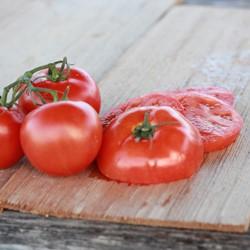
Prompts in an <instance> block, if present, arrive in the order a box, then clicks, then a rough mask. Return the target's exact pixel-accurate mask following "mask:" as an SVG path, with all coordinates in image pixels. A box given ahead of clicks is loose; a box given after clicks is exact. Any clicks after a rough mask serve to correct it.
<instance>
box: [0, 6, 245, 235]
mask: <svg viewBox="0 0 250 250" xmlns="http://www.w3.org/2000/svg"><path fill="white" fill-rule="evenodd" d="M249 25H250V12H249V11H243V10H230V9H227V10H223V9H219V10H217V9H210V8H198V7H197V8H190V7H178V8H175V9H174V10H173V11H171V12H170V14H169V15H168V16H167V17H166V18H164V19H162V20H161V21H160V22H159V23H158V24H157V25H156V26H155V27H154V28H153V29H152V30H151V31H150V32H149V33H147V34H146V35H145V36H144V37H143V39H140V41H139V42H138V43H137V44H135V45H134V46H133V47H132V48H130V49H129V50H128V51H127V52H126V53H125V54H124V55H123V56H122V57H121V58H120V60H119V61H118V63H117V64H116V66H115V67H114V68H113V69H112V71H110V72H109V73H108V74H107V75H106V77H104V78H103V79H102V81H101V82H100V87H101V91H102V95H103V97H105V98H103V100H104V109H103V111H106V110H107V109H108V108H110V107H111V106H113V105H114V104H116V103H118V102H120V101H122V100H125V99H126V98H128V97H131V96H135V95H139V94H143V93H146V92H149V91H154V90H166V89H171V88H172V89H173V88H176V87H183V86H191V85H192V86H201V85H204V86H205V85H208V84H209V85H214V84H215V85H219V86H226V87H228V88H230V89H232V90H233V91H235V94H236V95H237V97H238V99H237V105H236V108H237V110H239V112H240V113H241V114H242V115H243V117H244V120H245V124H248V123H249V117H247V114H248V113H249V100H248V99H249V97H248V93H249V88H250V85H249V79H250V75H249V73H248V71H247V68H248V65H249V63H250V56H249V50H248V48H249V45H250V37H249V35H248V32H247V30H248V27H249ZM111 88H112V90H111ZM114 93H115V94H114ZM249 133H250V132H249V131H248V129H247V127H246V126H245V128H244V129H243V131H242V135H241V137H240V138H239V139H238V140H237V142H236V143H235V144H234V145H232V146H231V147H229V148H228V149H227V150H224V151H221V152H217V153H213V154H209V155H208V157H207V159H206V162H205V163H204V165H203V167H202V169H201V170H200V171H199V173H197V174H196V175H195V176H194V177H193V178H191V179H189V180H185V181H179V182H176V183H172V184H161V185H154V186H135V185H127V184H119V183H116V182H112V181H107V180H105V179H103V178H101V177H100V176H99V175H98V173H97V172H96V170H90V171H89V172H85V173H83V174H82V175H79V176H75V177H70V178H64V179H61V178H52V177H48V176H45V175H42V174H40V173H38V172H36V171H35V170H32V169H31V168H30V167H29V166H26V167H24V166H23V167H22V168H21V169H20V170H18V171H17V172H16V174H15V175H14V176H13V177H12V178H11V181H9V182H7V183H6V184H5V186H4V187H3V188H2V189H1V191H0V200H1V202H2V204H3V205H4V206H5V207H7V208H12V209H16V210H20V211H30V212H33V213H39V214H48V215H55V216H59V217H60V216H62V217H71V218H87V219H100V220H109V221H117V222H128V223H139V224H147V225H158V226H159V225H161V226H171V227H185V228H202V229H212V230H223V231H237V232H241V231H245V230H247V228H248V226H249V215H250V193H249V192H246V190H248V187H249V182H250V181H249V179H250V170H249V169H248V165H249V163H250V162H249V161H250V159H249V140H248V138H249Z"/></svg>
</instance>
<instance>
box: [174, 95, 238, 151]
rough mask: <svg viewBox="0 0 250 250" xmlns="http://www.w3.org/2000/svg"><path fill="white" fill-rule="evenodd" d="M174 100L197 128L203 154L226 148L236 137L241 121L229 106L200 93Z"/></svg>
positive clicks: (180, 96)
mask: <svg viewBox="0 0 250 250" xmlns="http://www.w3.org/2000/svg"><path fill="white" fill-rule="evenodd" d="M176 98H177V99H178V101H179V102H180V103H181V104H182V105H183V107H184V113H183V114H184V116H185V117H186V118H187V119H188V120H190V121H191V123H192V124H193V125H194V126H195V127H197V128H198V130H199V132H200V134H201V136H202V139H203V142H204V149H205V152H211V151H216V150H220V149H223V148H226V147H227V146H229V145H230V144H232V143H233V142H234V141H235V140H236V138H237V137H238V135H239V133H240V130H241V128H242V126H243V120H242V118H241V116H240V115H239V114H238V113H237V112H236V111H235V110H234V109H233V107H231V106H230V105H228V104H226V103H225V102H223V101H220V100H219V99H218V98H215V97H212V96H209V95H205V94H201V93H191V92H190V93H188V92H187V93H181V94H178V95H176Z"/></svg>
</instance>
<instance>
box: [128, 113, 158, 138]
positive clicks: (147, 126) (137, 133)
mask: <svg viewBox="0 0 250 250" xmlns="http://www.w3.org/2000/svg"><path fill="white" fill-rule="evenodd" d="M155 129H156V125H151V123H150V121H149V112H145V114H144V120H143V123H142V124H139V125H137V126H136V127H135V128H134V129H133V130H132V134H133V136H134V137H135V139H137V140H139V141H140V140H142V139H151V138H153V136H154V133H155Z"/></svg>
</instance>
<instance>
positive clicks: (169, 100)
mask: <svg viewBox="0 0 250 250" xmlns="http://www.w3.org/2000/svg"><path fill="white" fill-rule="evenodd" d="M146 106H168V107H172V108H173V109H175V110H177V111H179V112H181V113H182V111H183V107H182V105H181V104H180V103H179V102H178V101H177V99H176V98H174V97H172V96H171V95H170V94H166V93H151V94H146V95H143V96H140V97H136V98H131V99H129V100H128V101H127V102H125V103H122V104H120V105H118V106H117V107H115V108H113V109H111V110H110V111H109V112H108V113H106V114H105V115H104V117H103V118H102V123H103V126H104V128H105V127H108V126H109V125H110V124H111V123H112V122H113V121H114V120H115V119H116V118H117V117H118V116H119V115H121V114H122V113H124V112H125V111H127V110H130V109H132V108H135V107H146Z"/></svg>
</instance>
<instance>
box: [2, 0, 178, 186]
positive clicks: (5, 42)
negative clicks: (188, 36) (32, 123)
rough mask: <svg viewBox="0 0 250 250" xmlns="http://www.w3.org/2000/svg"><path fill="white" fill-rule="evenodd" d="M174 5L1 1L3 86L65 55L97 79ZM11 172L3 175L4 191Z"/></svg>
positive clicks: (140, 0) (138, 0) (145, 0)
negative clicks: (33, 68)
mask: <svg viewBox="0 0 250 250" xmlns="http://www.w3.org/2000/svg"><path fill="white" fill-rule="evenodd" d="M174 4H175V0H167V1H166V0H157V1H155V2H154V3H153V2H152V1H149V0H135V1H133V2H132V3H130V4H127V1H126V0H119V1H116V0H104V1H99V0H93V1H88V0H72V1H61V0H55V1H50V0H44V1H32V0H20V1H8V0H2V1H1V8H0V28H1V32H0V40H1V46H0V56H1V58H2V60H1V61H0V68H1V75H0V86H3V85H5V84H6V83H8V82H10V81H12V80H15V79H16V78H17V77H18V76H19V75H20V74H21V73H22V72H24V71H25V70H27V69H29V68H32V67H34V66H37V65H39V64H43V63H47V62H50V61H52V60H57V59H58V58H62V57H63V56H64V55H67V56H68V58H69V59H70V61H71V62H74V63H76V64H77V65H79V66H82V67H84V68H86V69H87V70H88V71H89V72H90V73H92V74H93V76H94V78H95V79H97V80H98V79H99V78H100V77H101V76H102V75H103V73H104V72H106V71H107V70H109V68H110V67H111V66H112V65H113V64H114V63H115V61H116V60H117V58H118V57H119V56H120V55H121V54H122V53H123V52H124V51H125V50H126V49H127V48H128V47H129V46H130V45H131V44H133V42H134V41H136V40H137V39H138V38H139V37H140V36H142V35H143V34H144V33H145V32H147V30H148V29H150V28H151V26H153V25H154V24H155V23H157V22H158V20H159V19H160V18H161V17H162V16H164V15H165V14H166V12H167V11H168V9H169V8H171V6H172V5H174ZM149 13H150V15H149ZM141 23H143V25H141ZM11 173H12V170H8V171H0V187H1V186H2V185H3V184H4V183H5V181H4V180H5V179H6V178H7V177H8V176H9V174H11ZM1 180H2V181H1ZM1 184H2V185H1Z"/></svg>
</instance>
